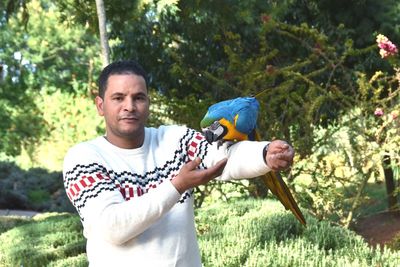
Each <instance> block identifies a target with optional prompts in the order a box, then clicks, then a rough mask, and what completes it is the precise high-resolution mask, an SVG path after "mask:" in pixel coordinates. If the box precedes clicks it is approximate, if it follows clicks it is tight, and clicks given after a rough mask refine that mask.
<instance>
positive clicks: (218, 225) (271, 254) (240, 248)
mask: <svg viewBox="0 0 400 267" xmlns="http://www.w3.org/2000/svg"><path fill="white" fill-rule="evenodd" d="M304 213H305V216H306V219H307V223H308V226H307V227H306V228H305V227H303V226H302V225H300V223H298V222H297V221H296V219H295V218H294V217H293V216H292V214H290V213H289V212H287V211H285V210H284V209H283V208H282V206H281V204H280V203H278V202H276V201H273V200H240V201H233V202H231V203H225V202H219V203H215V204H212V205H210V206H207V207H205V208H201V209H198V210H196V226H197V231H198V238H199V245H200V249H201V253H202V261H203V264H204V267H219V266H221V267H222V266H224V267H226V266H227V267H237V266H245V267H269V266H271V267H274V266H292V267H297V266H299V267H300V266H301V267H303V266H332V267H333V266H335V267H336V266H357V267H359V266H360V267H363V266H365V267H370V266H385V267H386V266H388V267H391V266H393V267H394V266H400V251H396V250H389V249H387V248H385V249H383V250H379V249H373V248H371V247H369V246H368V245H367V243H366V242H364V240H363V239H362V238H361V237H360V236H358V235H356V234H355V233H354V232H352V231H350V230H346V229H343V228H341V227H338V226H332V225H331V224H330V223H329V222H327V221H317V220H316V219H315V218H313V217H311V216H310V215H308V214H307V212H304ZM0 229H1V231H2V232H0V266H4V267H8V266H13V267H14V266H22V265H23V266H29V267H31V266H32V267H35V266H40V267H42V266H52V267H54V266H57V267H60V266H87V260H86V254H85V240H84V238H83V236H82V227H81V223H80V221H79V217H78V216H77V215H72V214H67V213H50V214H44V215H41V216H35V217H33V219H21V218H0Z"/></svg>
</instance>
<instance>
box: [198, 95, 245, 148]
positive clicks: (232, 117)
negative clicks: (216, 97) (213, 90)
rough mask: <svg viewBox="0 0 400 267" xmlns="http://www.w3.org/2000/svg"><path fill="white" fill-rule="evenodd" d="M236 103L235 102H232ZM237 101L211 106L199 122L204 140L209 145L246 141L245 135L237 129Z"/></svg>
mask: <svg viewBox="0 0 400 267" xmlns="http://www.w3.org/2000/svg"><path fill="white" fill-rule="evenodd" d="M233 101H236V102H233ZM235 103H237V100H226V101H222V102H218V103H216V104H214V105H212V106H211V107H210V108H209V109H208V111H207V113H206V115H205V116H204V118H203V119H202V120H201V122H200V127H201V128H202V130H203V133H204V135H205V138H206V140H207V141H208V142H209V143H212V142H215V141H220V140H225V141H241V140H247V139H248V136H247V134H245V133H243V132H241V131H239V130H238V129H237V126H238V125H237V121H238V118H239V116H240V114H239V113H238V110H237V105H232V104H235Z"/></svg>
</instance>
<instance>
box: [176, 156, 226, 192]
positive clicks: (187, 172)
mask: <svg viewBox="0 0 400 267" xmlns="http://www.w3.org/2000/svg"><path fill="white" fill-rule="evenodd" d="M227 161H228V159H223V160H221V161H219V162H217V164H216V165H215V166H213V167H211V168H208V169H206V170H198V169H197V167H198V166H199V164H200V163H201V159H199V158H196V159H195V160H193V161H190V162H188V163H186V164H185V165H184V166H183V167H182V169H181V170H180V171H179V174H178V175H177V176H176V177H175V178H174V179H172V184H173V185H174V186H175V188H176V190H178V192H179V193H180V194H182V193H183V192H185V191H186V190H188V189H189V188H193V187H196V186H198V185H203V184H206V183H208V182H209V181H210V180H212V179H214V178H215V177H218V176H220V175H221V174H222V171H223V170H224V168H225V165H226V162H227Z"/></svg>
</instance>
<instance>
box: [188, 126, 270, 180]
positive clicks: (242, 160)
mask: <svg viewBox="0 0 400 267" xmlns="http://www.w3.org/2000/svg"><path fill="white" fill-rule="evenodd" d="M193 131H194V130H193ZM192 136H193V138H192V140H191V141H190V142H189V143H188V158H189V160H193V159H194V158H196V157H199V158H201V159H202V164H201V165H200V167H201V168H209V167H211V166H213V165H215V164H216V163H217V162H218V161H219V160H221V159H223V158H228V162H227V164H226V166H225V169H224V171H223V173H222V175H221V176H219V177H217V178H216V179H217V180H223V181H227V180H232V179H243V178H254V177H258V176H260V175H263V174H265V173H267V172H269V171H270V168H269V167H268V166H267V164H266V163H265V161H264V156H263V150H264V147H265V146H266V145H267V144H268V143H269V142H267V141H261V142H257V141H241V142H237V143H230V142H225V143H224V144H223V145H221V146H218V144H217V143H216V142H214V143H212V144H209V143H208V142H207V141H206V140H205V138H204V136H203V135H202V134H201V133H198V132H195V131H194V132H193V133H192Z"/></svg>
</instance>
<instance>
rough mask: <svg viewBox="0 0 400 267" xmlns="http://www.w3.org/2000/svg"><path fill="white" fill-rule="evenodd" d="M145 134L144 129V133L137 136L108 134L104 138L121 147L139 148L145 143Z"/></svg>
mask: <svg viewBox="0 0 400 267" xmlns="http://www.w3.org/2000/svg"><path fill="white" fill-rule="evenodd" d="M144 136H145V134H144V131H143V134H141V135H140V136H136V137H116V136H113V135H108V134H106V135H105V136H104V138H105V139H106V140H107V141H108V142H110V143H111V144H113V145H114V146H117V147H119V148H123V149H135V148H139V147H141V146H142V145H143V143H144Z"/></svg>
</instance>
